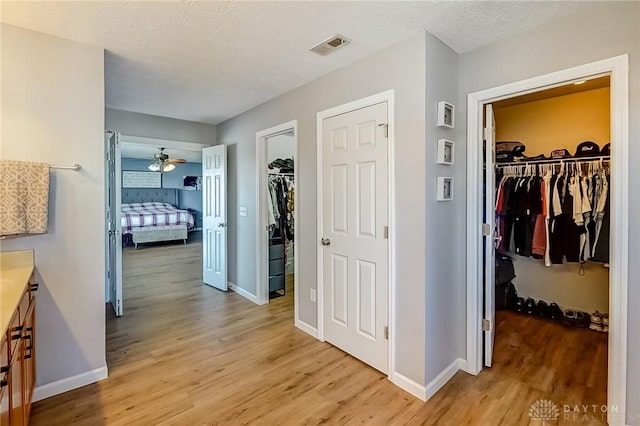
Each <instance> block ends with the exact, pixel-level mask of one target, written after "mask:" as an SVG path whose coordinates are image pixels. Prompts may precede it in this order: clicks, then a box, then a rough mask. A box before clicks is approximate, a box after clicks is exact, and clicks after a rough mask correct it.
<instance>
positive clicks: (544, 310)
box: [536, 300, 549, 318]
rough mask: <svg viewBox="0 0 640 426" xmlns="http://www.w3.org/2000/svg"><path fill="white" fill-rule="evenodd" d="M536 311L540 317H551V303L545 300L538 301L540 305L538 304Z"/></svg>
mask: <svg viewBox="0 0 640 426" xmlns="http://www.w3.org/2000/svg"><path fill="white" fill-rule="evenodd" d="M536 313H537V314H538V316H539V317H542V318H549V305H547V302H545V301H544V300H539V301H538V306H536Z"/></svg>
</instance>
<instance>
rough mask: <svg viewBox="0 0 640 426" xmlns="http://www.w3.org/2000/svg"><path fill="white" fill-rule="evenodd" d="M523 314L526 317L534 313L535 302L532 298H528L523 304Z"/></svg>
mask: <svg viewBox="0 0 640 426" xmlns="http://www.w3.org/2000/svg"><path fill="white" fill-rule="evenodd" d="M524 306H525V312H526V313H527V315H533V314H535V313H536V301H535V300H533V299H532V298H530V297H529V298H528V299H527V301H526V302H524Z"/></svg>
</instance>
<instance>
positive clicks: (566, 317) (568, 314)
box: [562, 309, 578, 327]
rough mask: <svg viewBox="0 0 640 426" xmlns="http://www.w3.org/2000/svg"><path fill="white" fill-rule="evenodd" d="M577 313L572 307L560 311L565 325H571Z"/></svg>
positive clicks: (573, 323) (574, 321)
mask: <svg viewBox="0 0 640 426" xmlns="http://www.w3.org/2000/svg"><path fill="white" fill-rule="evenodd" d="M577 316H578V313H577V312H576V311H574V310H573V309H567V310H566V311H564V312H563V313H562V323H563V324H564V325H566V326H567V327H573V326H574V325H575V323H576V318H577Z"/></svg>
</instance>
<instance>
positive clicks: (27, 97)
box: [0, 24, 107, 399]
mask: <svg viewBox="0 0 640 426" xmlns="http://www.w3.org/2000/svg"><path fill="white" fill-rule="evenodd" d="M0 39H1V40H2V49H1V53H0V54H1V59H2V61H1V63H2V65H1V66H2V68H1V70H2V72H1V83H2V92H1V93H2V94H1V108H0V110H1V112H0V122H1V123H2V129H1V131H0V156H1V157H2V158H3V159H14V160H25V161H40V162H46V163H52V164H61V165H69V164H73V163H79V164H80V165H82V170H81V171H80V172H74V171H68V170H55V171H52V172H51V184H50V191H49V230H48V233H47V234H44V235H34V236H29V237H20V238H15V239H7V240H3V241H0V249H1V250H3V251H8V250H22V249H35V258H36V268H37V280H38V282H39V283H40V288H39V290H38V292H37V295H36V296H37V304H36V317H37V324H38V332H37V334H36V339H37V340H36V344H37V353H36V357H37V363H36V365H37V373H36V375H37V383H36V391H35V396H34V397H35V398H36V399H40V398H42V397H46V396H49V395H52V394H55V393H61V392H64V391H67V390H70V389H73V388H75V387H79V386H82V385H85V384H87V383H91V382H94V381H96V380H100V379H102V378H104V377H106V374H107V366H106V360H105V316H104V312H105V311H104V309H105V305H104V287H105V279H104V276H105V275H104V271H105V265H104V258H105V249H104V247H105V237H104V235H105V232H104V229H105V228H104V225H105V209H104V205H105V204H104V51H103V50H102V49H99V48H96V47H92V46H87V45H83V44H79V43H75V42H72V41H68V40H63V39H61V38H57V37H52V36H49V35H45V34H41V33H36V32H33V31H28V30H25V29H21V28H17V27H14V26H11V25H6V24H0Z"/></svg>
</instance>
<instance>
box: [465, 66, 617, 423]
mask: <svg viewBox="0 0 640 426" xmlns="http://www.w3.org/2000/svg"><path fill="white" fill-rule="evenodd" d="M605 75H609V76H610V77H611V83H610V84H611V86H610V87H611V104H610V110H611V144H612V145H613V146H614V148H613V149H612V150H611V161H612V164H613V167H612V170H611V186H610V188H611V212H612V214H611V241H612V244H611V248H610V251H611V252H610V259H611V261H610V270H609V316H610V319H609V336H608V338H609V341H608V347H609V355H608V356H609V359H608V387H607V405H608V407H611V409H610V410H609V412H608V417H609V418H608V421H609V424H624V421H625V417H624V416H625V413H626V393H627V309H628V302H627V288H628V247H629V246H628V240H629V238H628V222H629V219H628V218H629V211H628V198H629V184H628V182H629V181H628V173H629V160H628V150H629V57H628V55H626V54H625V55H620V56H616V57H613V58H609V59H604V60H601V61H597V62H593V63H589V64H585V65H581V66H577V67H574V68H569V69H565V70H562V71H557V72H553V73H550V74H545V75H541V76H538V77H534V78H530V79H526V80H522V81H518V82H515V83H510V84H506V85H502V86H498V87H494V88H491V89H486V90H482V91H479V92H474V93H470V94H469V95H468V97H467V113H468V116H467V243H466V246H467V250H466V252H467V265H466V267H467V353H466V358H467V359H466V362H467V365H466V371H467V372H469V373H471V374H478V373H479V372H480V371H481V370H482V368H483V362H482V354H483V344H482V343H483V340H484V339H483V331H482V320H483V306H484V300H483V292H482V286H483V280H482V277H483V273H484V270H483V266H484V265H483V262H482V244H483V239H482V238H483V237H482V222H483V220H482V213H483V211H484V206H483V205H482V193H483V192H482V191H483V188H482V179H481V174H482V172H483V170H482V160H483V153H482V141H483V117H482V113H483V107H484V105H486V104H490V103H493V102H497V101H500V100H503V99H509V98H512V97H515V96H520V95H524V94H527V93H533V92H538V91H540V90H544V89H549V88H553V87H558V86H563V85H566V84H568V83H571V82H573V81H576V80H583V79H591V78H596V77H601V76H605ZM492 148H493V147H491V148H489V147H487V149H492ZM491 237H492V236H488V237H487V238H491Z"/></svg>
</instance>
